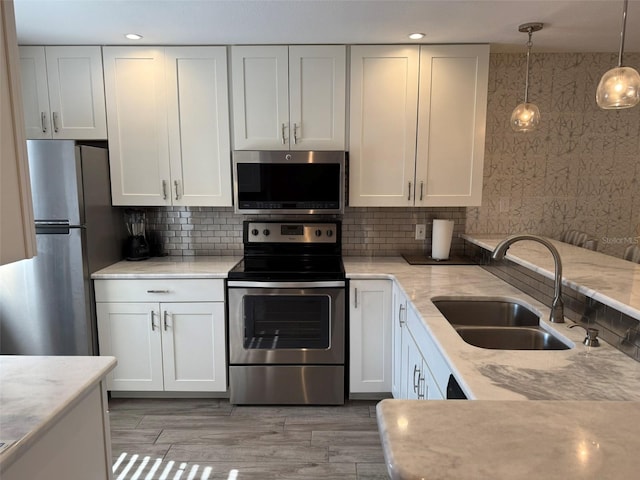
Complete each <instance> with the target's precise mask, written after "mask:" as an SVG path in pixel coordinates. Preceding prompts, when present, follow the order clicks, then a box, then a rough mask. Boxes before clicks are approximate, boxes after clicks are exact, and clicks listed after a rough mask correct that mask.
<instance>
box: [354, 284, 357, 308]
mask: <svg viewBox="0 0 640 480" xmlns="http://www.w3.org/2000/svg"><path fill="white" fill-rule="evenodd" d="M354 291H355V292H354V293H355V294H354V297H355V298H354V300H355V308H358V289H357V288H354Z"/></svg>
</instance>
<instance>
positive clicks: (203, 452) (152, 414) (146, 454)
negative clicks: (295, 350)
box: [109, 398, 389, 480]
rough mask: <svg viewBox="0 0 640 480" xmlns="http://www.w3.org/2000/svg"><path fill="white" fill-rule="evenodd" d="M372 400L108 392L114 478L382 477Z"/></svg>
mask: <svg viewBox="0 0 640 480" xmlns="http://www.w3.org/2000/svg"><path fill="white" fill-rule="evenodd" d="M375 404H376V402H374V401H349V402H347V404H346V405H344V406H337V407H326V406H324V407H315V406H308V407H307V406H304V407H302V406H290V407H289V406H234V405H230V404H229V402H228V400H221V399H171V400H165V399H121V398H117V399H111V400H110V401H109V409H110V419H111V445H112V450H113V460H114V463H113V467H114V480H245V479H261V480H271V479H273V480H276V479H278V480H294V479H304V480H314V479H323V480H327V479H344V480H382V479H388V478H389V477H388V475H387V471H386V468H385V465H384V457H383V454H382V447H381V445H380V438H379V436H378V428H377V424H376V412H375Z"/></svg>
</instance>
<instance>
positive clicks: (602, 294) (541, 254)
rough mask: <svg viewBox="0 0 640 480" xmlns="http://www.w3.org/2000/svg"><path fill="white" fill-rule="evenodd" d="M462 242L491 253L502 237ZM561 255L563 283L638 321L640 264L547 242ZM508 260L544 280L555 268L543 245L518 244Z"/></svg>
mask: <svg viewBox="0 0 640 480" xmlns="http://www.w3.org/2000/svg"><path fill="white" fill-rule="evenodd" d="M461 237H462V238H464V239H465V240H467V241H469V242H471V243H474V244H476V245H478V246H480V247H482V248H485V249H487V250H493V249H494V248H495V246H496V245H497V244H498V243H499V242H500V241H501V240H503V239H504V238H506V237H505V236H500V235H473V234H463V235H461ZM547 240H549V241H550V242H551V243H552V244H553V245H554V247H556V248H557V249H558V253H560V259H561V260H562V277H563V280H562V283H563V284H564V285H567V286H569V287H571V288H573V289H574V290H577V291H578V292H580V293H582V294H584V295H586V296H588V297H591V298H593V299H594V300H597V301H599V302H601V303H604V304H605V305H609V306H610V307H613V308H615V309H616V310H619V311H621V312H623V313H626V314H627V315H629V316H631V317H633V318H637V319H638V320H640V264H637V263H633V262H629V261H627V260H623V259H621V258H617V257H612V256H610V255H605V254H603V253H600V252H594V251H592V250H588V249H586V248H580V247H576V246H574V245H570V244H568V243H564V242H560V241H559V240H553V239H551V238H547ZM507 259H509V260H511V261H513V262H515V263H518V264H520V265H522V266H524V267H527V268H529V269H531V270H533V271H535V272H538V273H540V274H541V275H544V276H545V277H547V278H550V279H553V278H554V270H555V266H554V263H553V257H552V256H551V253H550V252H549V250H547V248H546V247H545V246H544V245H541V244H539V243H537V242H531V241H519V242H516V243H514V244H513V245H511V246H510V247H509V250H507Z"/></svg>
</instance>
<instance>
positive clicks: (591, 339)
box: [569, 323, 600, 347]
mask: <svg viewBox="0 0 640 480" xmlns="http://www.w3.org/2000/svg"><path fill="white" fill-rule="evenodd" d="M573 327H581V328H584V330H585V332H587V336H586V337H584V341H583V342H582V343H584V344H585V345H586V346H587V347H599V346H600V341H599V340H598V333H600V331H599V330H598V329H597V328H591V327H585V326H584V325H580V324H579V323H574V324H573V325H571V326H570V327H569V328H573Z"/></svg>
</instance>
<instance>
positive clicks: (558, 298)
mask: <svg viewBox="0 0 640 480" xmlns="http://www.w3.org/2000/svg"><path fill="white" fill-rule="evenodd" d="M520 240H532V241H534V242H538V243H541V244H542V245H544V246H545V247H547V248H548V249H549V251H550V252H551V255H553V261H554V262H555V267H556V272H555V279H554V289H553V302H552V303H551V314H550V315H549V321H550V322H553V323H564V304H563V303H562V262H561V261H560V254H559V253H558V250H557V249H556V247H554V246H553V244H552V243H551V242H550V241H548V240H546V239H544V238H542V237H538V236H536V235H512V236H511V237H508V238H505V239H504V240H502V241H501V242H500V243H499V244H498V245H496V248H495V249H494V250H493V253H492V254H491V258H493V259H494V260H502V259H503V258H504V256H505V254H506V253H507V249H508V248H509V247H510V246H511V245H512V244H513V243H515V242H518V241H520Z"/></svg>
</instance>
